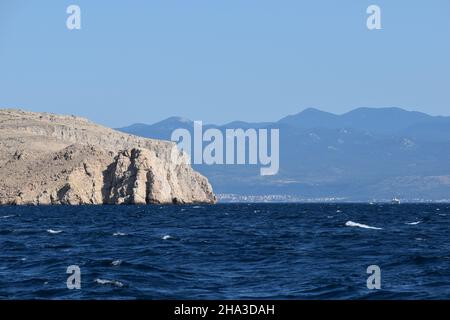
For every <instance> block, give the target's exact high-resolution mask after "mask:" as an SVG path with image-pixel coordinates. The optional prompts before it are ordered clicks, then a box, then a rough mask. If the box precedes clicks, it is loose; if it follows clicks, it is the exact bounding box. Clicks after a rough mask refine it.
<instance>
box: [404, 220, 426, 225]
mask: <svg viewBox="0 0 450 320" xmlns="http://www.w3.org/2000/svg"><path fill="white" fill-rule="evenodd" d="M419 223H422V221H415V222H407V223H405V224H408V225H410V226H415V225H417V224H419Z"/></svg>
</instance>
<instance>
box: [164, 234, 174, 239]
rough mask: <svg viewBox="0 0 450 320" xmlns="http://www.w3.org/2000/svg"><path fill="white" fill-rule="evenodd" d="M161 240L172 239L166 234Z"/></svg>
mask: <svg viewBox="0 0 450 320" xmlns="http://www.w3.org/2000/svg"><path fill="white" fill-rule="evenodd" d="M161 239H163V240H170V239H173V237H172V236H171V235H168V234H167V235H165V236H164V237H162V238H161Z"/></svg>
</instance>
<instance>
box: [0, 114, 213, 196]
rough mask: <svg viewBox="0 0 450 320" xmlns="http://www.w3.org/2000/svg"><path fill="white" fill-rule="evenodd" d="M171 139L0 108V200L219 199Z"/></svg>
mask: <svg viewBox="0 0 450 320" xmlns="http://www.w3.org/2000/svg"><path fill="white" fill-rule="evenodd" d="M187 159H188V158H187V157H186V155H185V154H183V153H181V152H179V151H178V149H177V148H176V145H175V144H174V143H173V142H168V141H162V140H154V139H147V138H141V137H137V136H133V135H130V134H125V133H121V132H118V131H115V130H112V129H110V128H106V127H103V126H100V125H97V124H94V123H92V122H90V121H88V120H86V119H83V118H80V117H76V116H64V115H55V114H50V113H36V112H27V111H22V110H16V109H0V204H1V205H56V204H64V205H84V204H191V203H208V204H212V203H215V202H216V197H215V195H214V193H213V190H212V187H211V185H210V184H209V182H208V180H207V179H206V178H205V177H204V176H202V175H201V174H199V173H198V172H196V171H194V170H193V169H192V167H191V166H190V164H189V162H188V160H187Z"/></svg>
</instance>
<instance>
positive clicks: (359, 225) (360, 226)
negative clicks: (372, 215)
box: [345, 221, 382, 230]
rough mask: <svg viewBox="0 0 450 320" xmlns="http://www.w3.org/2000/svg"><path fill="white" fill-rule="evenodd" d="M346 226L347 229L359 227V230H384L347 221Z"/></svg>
mask: <svg viewBox="0 0 450 320" xmlns="http://www.w3.org/2000/svg"><path fill="white" fill-rule="evenodd" d="M345 225H346V226H347V227H358V228H364V229H373V230H382V228H377V227H371V226H368V225H366V224H362V223H357V222H353V221H347V222H346V223H345Z"/></svg>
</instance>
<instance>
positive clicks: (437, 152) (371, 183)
mask: <svg viewBox="0 0 450 320" xmlns="http://www.w3.org/2000/svg"><path fill="white" fill-rule="evenodd" d="M178 128H185V129H188V130H190V131H192V128H193V121H191V120H189V119H185V118H179V117H171V118H168V119H166V120H164V121H161V122H158V123H155V124H152V125H147V124H133V125H131V126H129V127H125V128H119V129H117V130H120V131H122V132H126V133H130V134H134V135H138V136H143V137H149V138H158V139H164V140H170V137H171V134H172V131H173V130H175V129H178ZM204 128H205V129H207V128H217V129H219V130H221V131H224V130H225V129H227V128H242V129H247V128H278V129H279V130H280V171H279V173H278V174H277V175H275V176H260V175H259V167H256V166H248V165H246V166H227V165H213V166H208V165H195V166H194V167H195V169H197V170H199V171H200V172H202V173H203V174H204V175H206V176H207V177H208V178H209V180H210V182H211V183H212V185H213V187H214V189H215V192H216V193H218V194H227V195H228V196H226V197H224V198H227V199H229V198H230V194H232V195H236V196H235V197H236V198H238V197H239V196H243V195H251V196H263V195H276V196H275V197H272V198H276V199H281V198H280V197H279V196H281V197H283V196H285V197H287V198H289V199H298V200H302V199H304V200H307V199H325V198H338V199H341V200H344V201H369V200H388V199H391V198H392V197H399V198H401V199H405V200H422V199H425V200H444V199H450V117H440V116H430V115H427V114H425V113H420V112H411V111H406V110H403V109H400V108H358V109H355V110H353V111H350V112H348V113H345V114H343V115H336V114H332V113H328V112H323V111H320V110H317V109H313V108H308V109H305V110H304V111H302V112H300V113H298V114H295V115H290V116H287V117H285V118H283V119H281V120H279V121H276V122H268V123H248V122H242V121H235V122H232V123H229V124H226V125H220V126H219V125H204ZM231 198H232V197H231Z"/></svg>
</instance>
